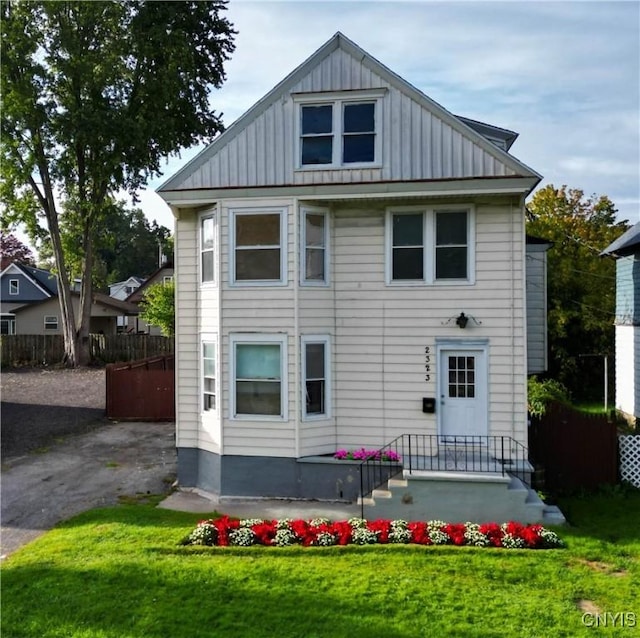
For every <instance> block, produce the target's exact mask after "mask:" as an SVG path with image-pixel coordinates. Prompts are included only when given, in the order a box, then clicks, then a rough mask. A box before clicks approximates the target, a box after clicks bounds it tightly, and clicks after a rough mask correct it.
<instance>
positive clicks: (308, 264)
mask: <svg viewBox="0 0 640 638" xmlns="http://www.w3.org/2000/svg"><path fill="white" fill-rule="evenodd" d="M301 217H302V219H301V223H300V229H301V233H302V240H301V242H300V245H301V247H302V250H303V251H304V254H303V256H302V259H301V260H300V263H301V269H302V272H301V283H302V284H305V285H312V286H313V285H316V286H318V285H320V286H321V285H325V284H326V283H327V282H328V280H329V278H328V266H329V263H328V243H329V242H328V238H329V215H328V213H327V212H326V211H325V210H322V209H313V208H303V209H302V211H301Z"/></svg>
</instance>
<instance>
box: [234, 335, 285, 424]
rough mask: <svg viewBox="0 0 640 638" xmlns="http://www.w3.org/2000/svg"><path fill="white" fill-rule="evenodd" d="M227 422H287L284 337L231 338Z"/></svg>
mask: <svg viewBox="0 0 640 638" xmlns="http://www.w3.org/2000/svg"><path fill="white" fill-rule="evenodd" d="M230 339H231V356H232V374H231V386H232V387H231V418H233V419H259V420H276V421H281V420H285V421H286V420H287V377H286V370H287V365H286V361H287V343H286V339H287V337H286V335H267V334H260V335H241V334H235V335H231V338H230Z"/></svg>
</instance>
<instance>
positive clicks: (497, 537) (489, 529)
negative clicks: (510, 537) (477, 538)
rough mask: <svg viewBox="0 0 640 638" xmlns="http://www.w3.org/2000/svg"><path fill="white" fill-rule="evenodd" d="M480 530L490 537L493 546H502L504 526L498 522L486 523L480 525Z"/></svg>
mask: <svg viewBox="0 0 640 638" xmlns="http://www.w3.org/2000/svg"><path fill="white" fill-rule="evenodd" d="M480 532H481V533H482V534H484V535H485V536H486V537H487V538H488V539H489V544H490V545H493V547H502V528H501V527H500V525H498V523H484V524H482V525H480Z"/></svg>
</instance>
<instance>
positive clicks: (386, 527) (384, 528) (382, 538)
mask: <svg viewBox="0 0 640 638" xmlns="http://www.w3.org/2000/svg"><path fill="white" fill-rule="evenodd" d="M367 529H369V530H371V531H372V532H378V543H388V542H389V532H390V531H391V521H387V520H384V519H380V520H377V521H368V522H367Z"/></svg>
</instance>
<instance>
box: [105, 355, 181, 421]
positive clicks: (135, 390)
mask: <svg viewBox="0 0 640 638" xmlns="http://www.w3.org/2000/svg"><path fill="white" fill-rule="evenodd" d="M174 367H175V361H174V356H173V355H167V356H161V357H151V358H149V359H142V360H140V361H131V362H129V363H110V364H109V365H107V369H106V380H107V386H106V395H107V396H106V404H107V418H109V419H117V420H121V421H174V420H175V418H176V409H175V376H174V375H175V372H174Z"/></svg>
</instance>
